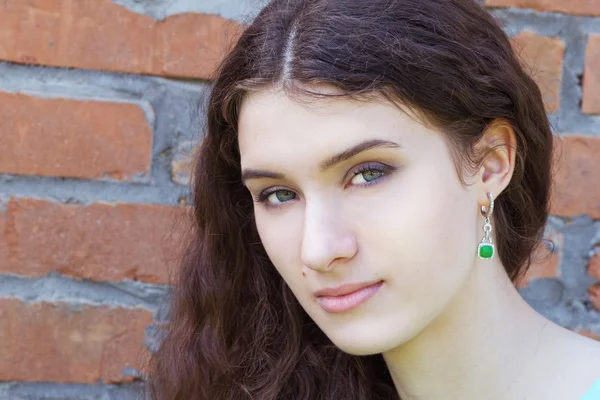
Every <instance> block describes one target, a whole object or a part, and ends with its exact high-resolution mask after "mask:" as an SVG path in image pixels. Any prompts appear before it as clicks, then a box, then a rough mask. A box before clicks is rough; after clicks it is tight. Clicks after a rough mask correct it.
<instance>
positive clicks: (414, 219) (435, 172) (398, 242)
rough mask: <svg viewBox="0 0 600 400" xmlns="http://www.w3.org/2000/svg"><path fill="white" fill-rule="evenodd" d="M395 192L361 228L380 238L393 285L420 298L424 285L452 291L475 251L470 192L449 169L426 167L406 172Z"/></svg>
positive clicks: (473, 217)
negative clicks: (363, 227)
mask: <svg viewBox="0 0 600 400" xmlns="http://www.w3.org/2000/svg"><path fill="white" fill-rule="evenodd" d="M393 191H394V193H391V194H390V195H389V196H386V199H387V200H386V201H385V202H383V203H380V204H378V207H377V209H378V210H379V211H378V212H377V213H375V214H372V217H371V218H370V220H369V221H368V223H366V224H364V226H368V227H369V230H370V232H369V235H371V236H374V237H379V238H380V241H379V244H378V245H377V246H378V248H379V250H378V251H379V253H380V254H388V255H389V260H387V262H386V264H387V272H388V273H389V274H391V275H393V278H392V280H393V284H394V285H397V286H399V290H400V291H401V292H402V291H404V293H411V292H413V293H414V294H415V295H419V293H420V295H421V296H422V295H423V293H427V295H430V294H431V292H430V291H427V290H425V291H424V290H423V288H424V286H427V287H430V288H431V289H432V290H444V287H445V286H446V287H448V290H451V287H453V286H455V285H456V284H457V281H458V280H461V279H463V278H464V274H461V273H460V272H459V270H463V271H464V270H466V269H467V268H469V267H470V266H471V264H472V261H473V257H472V255H474V254H475V252H476V247H477V243H475V240H476V239H475V235H474V232H473V226H474V225H473V221H474V220H475V218H476V213H475V212H474V211H473V210H471V209H469V207H468V206H467V204H468V203H470V202H471V200H470V197H471V196H470V195H469V192H468V191H467V190H466V189H464V188H463V187H462V186H461V185H460V182H459V181H458V178H457V177H456V176H455V174H454V170H453V169H452V168H450V169H445V168H443V169H440V168H439V167H437V166H435V165H427V164H424V165H423V166H421V167H418V168H416V167H415V169H414V170H412V171H407V174H406V175H405V176H404V177H403V178H402V180H400V182H399V184H398V185H395V186H394V189H393ZM365 240H368V239H365ZM470 250H472V252H470ZM434 287H435V288H434Z"/></svg>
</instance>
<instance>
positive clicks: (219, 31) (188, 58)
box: [158, 14, 241, 78]
mask: <svg viewBox="0 0 600 400" xmlns="http://www.w3.org/2000/svg"><path fill="white" fill-rule="evenodd" d="M158 25H159V28H160V29H161V35H160V38H161V40H162V43H161V45H162V60H161V65H162V70H161V71H160V73H161V74H164V75H168V76H182V77H190V78H193V77H202V78H213V75H214V70H215V67H216V65H217V64H218V62H219V61H220V60H221V59H222V58H223V57H224V56H225V53H226V51H227V50H228V49H229V48H230V47H231V45H232V44H233V42H234V41H235V38H237V36H238V35H239V34H240V33H241V30H240V28H241V26H240V25H239V24H236V23H235V22H232V21H230V20H226V19H223V18H220V17H218V16H215V15H204V14H180V15H174V16H171V17H168V18H167V19H165V20H164V21H162V22H159V23H158Z"/></svg>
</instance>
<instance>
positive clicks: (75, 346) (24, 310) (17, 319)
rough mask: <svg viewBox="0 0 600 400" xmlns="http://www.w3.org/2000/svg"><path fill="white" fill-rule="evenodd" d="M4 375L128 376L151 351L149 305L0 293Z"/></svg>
mask: <svg viewBox="0 0 600 400" xmlns="http://www.w3.org/2000/svg"><path fill="white" fill-rule="evenodd" d="M0 320H2V323H1V324H0V343H2V346H0V380H2V381H46V382H47V381H51V382H80V383H97V382H98V380H99V379H102V380H103V381H104V382H105V383H117V382H127V381H131V380H133V377H132V376H128V375H126V374H123V369H124V368H133V369H135V370H137V371H140V369H141V368H142V367H143V365H144V362H145V361H146V360H147V357H148V355H149V352H148V350H146V349H145V347H144V335H145V332H144V329H145V328H146V327H147V326H148V325H150V324H151V323H152V316H151V313H150V312H149V311H148V310H144V309H123V308H108V307H105V306H102V307H93V306H87V305H86V306H82V305H78V306H72V305H69V304H67V303H45V302H43V303H25V302H22V301H20V300H16V299H6V298H4V299H0Z"/></svg>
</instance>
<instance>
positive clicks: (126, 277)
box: [0, 0, 600, 399]
mask: <svg viewBox="0 0 600 400" xmlns="http://www.w3.org/2000/svg"><path fill="white" fill-rule="evenodd" d="M204 3H211V2H201V1H195V0H43V1H41V0H38V1H27V2H25V1H15V0H13V1H4V2H1V1H0V60H1V61H0V343H2V345H1V346H0V399H4V398H7V399H8V398H10V399H25V398H27V399H98V398H107V399H108V398H110V399H131V398H135V397H134V396H135V394H134V393H135V390H136V385H138V379H139V376H140V369H141V367H142V363H143V360H144V359H145V357H146V356H147V354H148V353H149V352H150V351H152V349H153V348H154V346H156V341H155V338H154V334H155V329H154V328H155V324H157V323H160V322H161V320H162V319H163V318H164V315H165V309H164V308H165V307H164V305H165V302H164V300H165V296H166V294H167V292H168V288H169V282H170V281H169V279H170V276H171V273H172V267H173V266H174V265H175V264H174V260H175V257H176V254H177V244H178V243H179V241H178V236H177V235H178V225H177V216H178V211H177V206H178V205H179V204H185V202H186V201H187V199H188V193H187V188H186V183H187V181H188V177H189V169H188V164H187V163H188V159H189V154H190V153H191V151H192V149H193V148H194V146H195V144H196V143H197V142H198V140H199V138H200V136H201V132H200V129H199V127H200V126H201V121H202V117H203V116H202V115H199V116H198V115H196V110H197V109H198V106H199V105H201V104H203V102H204V101H205V100H206V95H207V93H208V92H207V89H208V87H209V84H210V78H211V71H212V69H213V68H214V65H215V62H217V60H218V59H219V57H220V55H221V54H222V53H223V51H225V49H226V48H227V46H228V44H229V43H231V42H232V41H233V40H235V37H236V35H237V34H238V32H239V29H240V27H241V25H240V22H241V21H245V20H246V21H247V20H248V18H249V17H251V16H252V13H253V12H255V11H256V10H255V9H250V10H243V9H242V8H241V6H242V5H240V4H239V3H240V2H237V1H234V0H226V1H222V2H212V3H211V4H204ZM242 3H243V2H242ZM595 4H596V3H595V2H591V1H585V0H577V1H568V2H567V1H564V0H562V1H554V0H529V1H527V0H523V1H517V0H488V1H487V5H488V6H489V7H490V9H491V10H492V12H493V13H494V14H495V15H496V16H497V17H498V18H499V19H500V20H501V21H502V22H503V23H505V25H506V29H507V31H508V32H509V34H510V35H511V36H512V37H513V40H514V45H515V48H516V49H517V51H518V52H519V53H520V54H521V55H522V58H523V60H524V62H525V63H526V64H527V65H528V66H529V68H530V72H531V74H532V75H533V76H534V77H535V79H536V80H537V82H538V83H539V85H540V87H541V88H542V91H543V93H544V98H545V101H546V107H547V109H548V112H549V113H550V117H551V120H552V123H553V126H554V127H555V130H556V132H557V137H559V136H560V138H561V139H560V140H559V139H557V146H560V148H561V153H560V154H561V157H560V159H559V160H558V164H557V166H558V168H557V175H556V180H557V189H556V192H555V194H554V202H553V206H552V214H553V215H552V217H551V218H550V220H549V223H548V227H547V235H546V236H547V237H548V238H550V239H552V240H553V241H554V243H555V244H556V251H555V253H554V254H552V255H550V256H547V257H545V258H544V259H543V260H542V261H540V262H539V263H537V264H536V265H535V266H534V267H533V268H532V270H531V273H530V274H529V275H528V277H527V279H526V280H525V281H524V282H523V283H522V284H521V288H520V291H521V293H522V295H523V296H524V297H525V298H526V299H527V301H528V302H530V304H532V305H533V306H534V307H535V308H536V309H538V310H539V311H540V312H542V313H543V314H545V315H547V316H548V317H549V318H551V319H553V320H555V321H556V322H558V323H560V324H562V325H563V326H566V327H568V328H570V329H573V330H575V331H578V332H581V333H582V334H586V335H590V336H592V337H596V338H598V339H600V315H599V313H598V311H597V309H600V283H598V282H600V186H598V183H600V3H599V4H597V5H595ZM245 5H248V4H247V3H246V4H245ZM200 109H201V108H200ZM538 253H539V255H540V256H545V255H547V253H548V252H547V250H546V249H545V248H540V249H538Z"/></svg>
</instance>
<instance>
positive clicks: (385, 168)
mask: <svg viewBox="0 0 600 400" xmlns="http://www.w3.org/2000/svg"><path fill="white" fill-rule="evenodd" d="M395 170H396V168H394V167H391V166H389V165H385V164H380V163H375V164H374V163H370V164H362V165H360V166H358V167H356V168H355V169H354V170H353V171H352V176H351V177H350V180H352V179H354V177H355V176H357V175H360V174H362V173H364V172H373V171H375V172H381V173H382V174H383V175H382V176H381V177H379V178H377V179H375V180H373V181H371V182H366V183H362V184H359V185H355V186H359V187H366V186H371V185H376V184H377V183H379V182H380V181H381V180H383V179H385V178H386V177H387V176H389V175H390V174H391V173H392V172H394V171H395ZM278 191H289V192H291V190H288V189H285V188H278V187H275V188H273V189H268V190H265V191H263V192H262V193H260V194H259V195H258V197H257V198H255V201H256V202H257V203H264V204H265V205H266V206H267V207H281V206H282V205H283V204H285V203H288V202H287V201H286V202H283V203H281V204H279V205H272V204H269V203H267V199H268V198H269V196H270V195H272V194H273V193H277V192H278Z"/></svg>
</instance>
